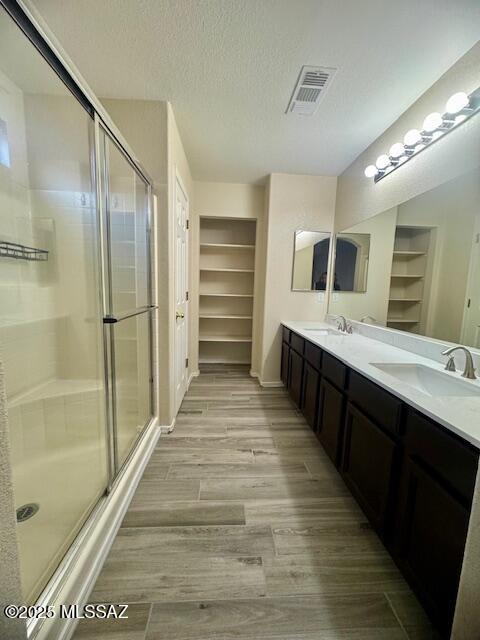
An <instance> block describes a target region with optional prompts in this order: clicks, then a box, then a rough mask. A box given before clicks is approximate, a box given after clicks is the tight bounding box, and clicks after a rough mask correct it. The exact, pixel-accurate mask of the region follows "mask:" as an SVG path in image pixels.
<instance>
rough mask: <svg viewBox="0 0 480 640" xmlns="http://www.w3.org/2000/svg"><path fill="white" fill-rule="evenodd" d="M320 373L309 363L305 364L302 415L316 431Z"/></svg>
mask: <svg viewBox="0 0 480 640" xmlns="http://www.w3.org/2000/svg"><path fill="white" fill-rule="evenodd" d="M319 385H320V373H319V371H318V370H317V369H314V367H312V365H311V364H310V363H309V362H305V365H304V369H303V399H302V413H303V415H304V418H305V420H306V421H307V423H308V424H309V426H310V427H311V428H312V429H315V424H316V421H317V409H318V389H319Z"/></svg>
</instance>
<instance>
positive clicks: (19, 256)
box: [0, 240, 48, 262]
mask: <svg viewBox="0 0 480 640" xmlns="http://www.w3.org/2000/svg"><path fill="white" fill-rule="evenodd" d="M0 258H14V259H15V260H28V261H30V262H46V261H47V260H48V251H47V250H46V249H38V248H36V247H28V246H27V245H24V244H18V243H16V242H6V241H5V240H1V241H0Z"/></svg>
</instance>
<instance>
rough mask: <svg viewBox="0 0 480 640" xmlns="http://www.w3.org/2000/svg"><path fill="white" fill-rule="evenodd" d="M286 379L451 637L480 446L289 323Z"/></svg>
mask: <svg viewBox="0 0 480 640" xmlns="http://www.w3.org/2000/svg"><path fill="white" fill-rule="evenodd" d="M282 380H283V381H284V384H285V385H286V387H287V388H288V389H289V391H290V394H291V397H292V398H293V400H294V401H295V403H296V404H297V406H298V407H299V408H300V409H301V411H302V412H303V414H304V416H305V419H306V420H307V422H308V424H310V425H312V424H313V425H315V427H314V428H315V431H316V433H317V436H318V438H319V440H320V443H321V444H322V446H323V447H324V449H325V451H326V453H327V454H328V455H329V456H330V458H331V459H332V460H333V461H334V462H335V464H336V465H337V468H338V469H339V472H340V473H341V475H342V478H343V480H344V482H345V484H346V485H347V486H348V487H349V489H350V491H351V492H352V494H353V496H354V497H355V498H356V500H357V502H358V503H359V505H360V506H361V508H362V509H363V511H364V512H365V514H366V516H367V517H368V519H369V521H370V523H371V524H372V526H373V528H374V529H375V530H376V531H377V533H378V534H379V535H380V537H381V538H382V540H383V541H384V544H385V546H386V547H387V549H388V550H389V551H390V552H391V554H392V556H393V558H394V560H395V562H396V563H397V565H398V566H399V568H400V569H401V571H402V573H403V575H404V576H405V577H406V579H407V580H408V582H409V584H410V585H411V587H412V588H413V589H414V590H415V592H416V593H417V595H418V597H419V599H420V600H421V601H422V602H423V604H424V606H425V609H426V610H427V611H428V612H429V614H430V617H431V619H432V621H433V622H434V624H435V625H436V626H437V628H438V630H439V631H440V633H441V636H442V637H445V638H448V637H449V634H450V630H451V625H452V621H453V614H454V607H455V600H456V596H457V591H458V584H459V579H460V571H461V566H462V559H463V554H464V548H465V541H466V535H467V529H468V522H469V518H470V510H471V504H472V497H473V491H474V486H475V478H476V473H477V468H478V460H479V452H478V449H476V448H475V447H473V446H472V445H470V444H469V443H468V442H466V441H464V440H463V439H462V438H460V437H458V436H456V435H455V434H454V433H452V432H450V431H449V430H448V429H445V428H444V427H443V426H441V425H439V424H437V423H436V422H434V421H433V420H431V419H430V418H428V417H427V416H425V415H423V414H422V413H421V412H419V411H417V410H414V409H413V408H412V407H410V406H409V405H408V404H406V403H405V402H403V401H402V400H400V399H399V398H397V397H396V396H394V395H392V394H391V393H389V392H388V391H386V390H385V389H383V388H381V387H380V386H378V385H377V384H375V383H374V382H372V381H371V380H369V379H367V378H366V377H364V376H362V375H361V374H360V373H358V372H357V371H354V370H352V369H350V368H349V367H347V366H346V365H345V364H344V363H343V362H341V361H340V360H339V359H338V358H335V357H334V356H333V355H332V354H330V353H328V352H326V351H323V350H322V349H320V347H318V345H315V344H313V343H310V342H309V341H308V340H305V339H304V338H302V337H301V336H299V335H297V334H295V333H294V332H293V331H289V330H288V333H286V328H284V330H283V342H282Z"/></svg>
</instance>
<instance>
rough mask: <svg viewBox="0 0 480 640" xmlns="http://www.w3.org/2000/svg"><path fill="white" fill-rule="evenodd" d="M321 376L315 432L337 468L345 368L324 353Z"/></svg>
mask: <svg viewBox="0 0 480 640" xmlns="http://www.w3.org/2000/svg"><path fill="white" fill-rule="evenodd" d="M322 375H323V377H322V381H321V383H320V392H319V400H318V418H317V427H316V432H317V435H318V439H319V440H320V442H321V443H322V445H323V448H324V449H325V451H326V452H327V453H328V455H329V456H330V458H331V459H332V461H333V462H334V463H335V465H336V466H337V467H338V466H339V464H340V458H341V450H342V443H343V432H344V422H345V406H346V397H345V388H346V382H347V367H346V366H345V365H344V364H343V362H340V360H337V358H334V357H333V356H332V355H330V354H329V353H324V354H323V358H322Z"/></svg>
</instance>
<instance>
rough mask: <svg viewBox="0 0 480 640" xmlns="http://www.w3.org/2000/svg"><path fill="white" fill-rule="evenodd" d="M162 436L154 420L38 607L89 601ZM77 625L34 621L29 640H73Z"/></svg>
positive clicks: (67, 621) (70, 621)
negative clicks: (71, 639)
mask: <svg viewBox="0 0 480 640" xmlns="http://www.w3.org/2000/svg"><path fill="white" fill-rule="evenodd" d="M159 436H160V429H159V426H158V422H157V420H156V419H155V420H153V421H152V423H151V424H150V425H149V426H148V427H147V429H146V430H145V433H144V434H143V435H142V437H141V439H140V441H139V443H138V445H137V447H136V450H135V451H134V453H133V454H132V456H131V458H130V462H129V463H128V465H127V466H126V467H125V469H124V470H123V472H122V474H121V476H120V477H119V479H118V480H117V481H116V483H115V485H114V488H113V490H112V492H111V493H110V494H109V495H108V496H106V497H105V498H102V500H101V501H100V503H99V504H98V505H97V507H96V508H95V510H94V511H93V513H92V514H91V516H90V518H89V519H88V521H87V522H86V524H85V526H84V527H83V529H82V530H81V531H80V534H79V535H78V537H77V539H76V541H75V542H74V544H73V545H72V547H71V549H70V551H69V552H68V554H67V556H65V558H64V560H63V561H62V563H61V564H60V566H59V568H58V569H57V571H56V573H55V575H54V577H53V578H52V580H51V581H50V584H49V587H47V589H46V590H45V591H44V593H43V594H42V596H41V597H40V599H39V601H38V602H37V604H43V605H45V606H46V605H47V604H48V605H53V606H54V607H55V609H56V610H57V611H58V607H59V605H60V604H78V606H79V607H80V608H81V607H83V606H84V605H85V604H86V603H87V602H88V597H89V595H90V593H91V591H92V589H93V587H94V585H95V582H96V580H97V578H98V574H99V573H100V571H101V569H102V566H103V563H104V562H105V559H106V557H107V555H108V552H109V551H110V547H111V546H112V544H113V541H114V539H115V536H116V535H117V532H118V529H119V528H120V525H121V523H122V520H123V516H124V515H125V512H126V511H127V509H128V506H129V504H130V501H131V499H132V497H133V494H134V493H135V490H136V488H137V485H138V483H139V481H140V478H141V477H142V475H143V471H144V469H145V467H146V465H147V463H148V461H149V459H150V456H151V454H152V452H153V450H154V448H155V445H156V444H157V440H158V438H159ZM60 574H61V580H60V578H59V576H60ZM77 623H78V620H75V619H65V618H59V617H55V618H50V619H45V620H37V621H33V620H32V621H31V623H29V625H28V637H29V638H35V640H51V639H52V638H56V639H57V640H70V638H71V637H72V635H73V633H74V631H75V627H76V625H77Z"/></svg>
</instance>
